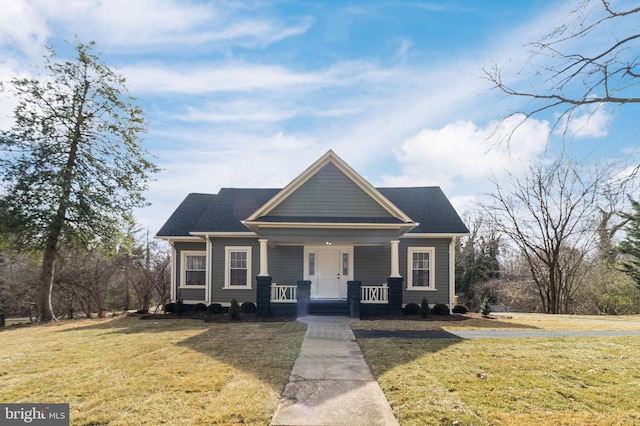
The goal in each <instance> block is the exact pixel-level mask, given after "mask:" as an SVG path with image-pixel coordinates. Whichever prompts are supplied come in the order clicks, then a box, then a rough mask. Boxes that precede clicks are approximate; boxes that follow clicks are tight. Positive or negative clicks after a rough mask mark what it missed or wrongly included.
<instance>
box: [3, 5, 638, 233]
mask: <svg viewBox="0 0 640 426" xmlns="http://www.w3.org/2000/svg"><path fill="white" fill-rule="evenodd" d="M614 3H615V2H614ZM575 5H576V2H575V0H574V1H567V2H564V1H547V0H529V1H512V0H508V1H507V0H505V1H498V0H494V1H490V0H473V1H472V0H466V1H463V0H457V1H456V0H450V1H435V0H434V1H411V0H407V1H366V2H365V1H360V2H347V1H335V2H332V1H326V2H322V1H311V0H308V1H297V0H291V1H257V0H256V1H223V0H219V1H205V0H127V1H123V0H103V1H98V0H0V10H2V13H1V14H0V76H2V78H3V79H6V78H10V77H12V76H29V75H34V73H35V72H36V70H35V66H36V65H38V64H40V63H41V60H42V55H43V53H44V51H43V48H42V46H43V45H44V44H50V45H52V46H54V48H56V50H57V51H58V52H59V54H60V56H63V57H64V56H65V55H68V54H70V53H71V52H70V50H69V48H68V46H67V45H65V43H64V41H65V40H68V41H71V42H73V39H74V36H75V35H77V36H78V37H79V38H80V39H81V40H83V41H89V40H94V41H96V43H97V50H98V51H99V52H101V53H102V58H103V59H104V60H105V61H106V62H107V63H109V64H111V65H113V66H117V67H119V68H120V73H121V74H122V75H124V76H125V77H126V78H127V82H128V83H127V84H128V87H129V88H130V91H131V92H132V94H134V95H135V96H136V97H137V98H138V99H139V104H140V105H141V106H142V107H143V108H144V109H145V111H146V112H147V115H146V117H147V120H148V122H149V132H148V134H146V135H145V140H144V146H145V147H146V148H147V149H148V150H149V151H150V152H151V153H153V154H154V155H155V156H156V157H157V158H156V163H157V164H158V166H160V167H161V168H162V171H161V173H160V174H159V175H158V176H157V177H156V180H155V181H153V182H151V185H150V188H149V191H148V192H147V194H146V195H147V198H148V201H149V202H150V203H151V206H150V207H148V208H145V209H143V210H139V211H137V212H136V216H137V218H138V220H139V221H140V223H141V225H142V226H144V227H148V228H149V230H150V232H152V233H155V232H156V231H157V230H158V229H159V227H160V226H161V225H162V223H163V222H164V221H165V220H166V219H167V217H168V215H169V214H170V213H171V212H172V211H173V209H174V208H175V207H176V206H177V205H178V204H179V203H180V201H181V200H182V199H183V198H184V197H185V196H186V195H187V193H189V192H209V193H215V192H217V191H218V190H219V189H220V188H221V187H282V186H284V185H286V184H287V183H289V182H290V181H291V180H292V179H293V178H295V177H296V176H297V175H298V174H300V173H301V172H302V171H304V169H305V168H306V167H307V166H309V165H310V164H311V163H313V162H314V161H315V160H316V159H317V158H319V157H320V156H321V155H322V154H324V153H325V152H326V151H327V150H329V149H333V150H334V151H335V152H336V153H337V154H338V155H339V156H341V157H342V158H343V159H344V160H345V161H346V162H347V163H349V164H350V165H351V166H352V167H353V168H354V169H355V170H356V171H358V172H359V173H360V174H362V175H363V176H364V177H365V178H366V179H368V180H369V181H370V182H371V183H372V184H373V185H375V186H420V185H438V186H441V187H442V188H443V190H444V191H445V193H446V194H447V195H448V196H449V197H450V198H451V199H452V201H453V203H454V205H455V206H456V207H457V208H458V210H459V212H460V213H463V212H464V211H465V210H466V209H468V208H469V207H470V206H471V205H472V203H473V201H474V200H478V199H481V198H482V195H481V194H482V193H483V192H486V191H488V190H490V186H488V183H487V181H486V177H487V176H488V175H494V176H497V177H498V178H501V177H502V176H506V174H507V173H509V172H511V173H519V172H520V171H522V170H524V167H523V165H526V164H527V163H528V162H530V161H532V159H534V158H536V157H537V156H539V155H541V153H543V152H545V149H546V148H548V145H547V143H548V141H549V135H550V133H551V131H552V130H551V127H552V124H553V122H554V119H555V118H554V116H553V114H551V113H550V114H549V115H548V116H541V117H538V118H537V119H535V120H530V121H528V122H527V123H526V124H524V125H523V126H521V127H520V128H519V129H518V130H517V132H516V133H515V135H514V138H513V140H512V143H511V145H510V146H509V147H508V149H507V147H506V146H505V145H504V144H503V145H496V143H495V142H496V141H495V139H494V138H493V135H494V133H495V129H496V126H498V125H499V124H498V120H499V119H500V118H501V117H503V116H504V115H505V114H507V113H508V112H510V111H513V110H514V109H518V108H519V107H520V106H521V105H522V103H523V100H521V99H505V98H504V96H502V95H501V94H500V93H499V92H497V91H495V90H490V89H491V87H490V85H489V84H488V82H487V81H486V80H485V79H483V71H482V70H483V68H489V67H491V66H492V65H493V64H498V65H499V66H501V67H504V69H505V78H507V79H508V82H509V83H513V84H514V85H523V86H526V85H527V84H529V81H530V80H529V78H531V75H532V74H535V72H536V71H538V70H540V69H542V68H543V67H544V66H545V62H544V60H543V59H541V58H538V59H536V60H534V61H530V60H529V50H530V48H529V47H528V44H529V43H531V42H533V41H535V40H538V39H539V38H540V37H541V36H543V35H545V34H547V33H549V32H550V31H551V30H553V28H555V27H556V26H559V25H562V24H564V23H566V22H568V20H569V18H568V16H570V15H569V11H570V10H571V9H572V7H574V6H575ZM634 25H636V26H637V24H634ZM522 69H525V70H527V72H524V73H518V71H520V70H522ZM12 108H13V103H12V101H11V99H7V98H6V97H2V98H0V128H3V129H5V128H8V127H9V126H10V125H11V120H10V115H11V111H12ZM589 112H590V111H584V114H578V116H577V118H578V119H577V120H576V122H575V124H576V125H577V126H578V127H576V129H577V128H579V129H580V131H579V132H575V134H574V136H575V137H573V138H572V139H573V142H572V146H573V147H574V150H575V154H574V155H577V156H582V157H584V158H592V159H593V158H601V157H612V158H616V157H621V158H622V157H626V158H628V156H629V153H630V152H633V151H634V150H635V148H636V147H637V144H638V139H637V135H638V122H637V119H636V117H635V114H633V111H632V110H629V111H627V110H626V109H619V110H617V111H616V112H615V114H612V112H613V110H611V109H607V108H603V109H601V110H599V111H597V112H596V113H595V114H593V115H589V114H588V113H589ZM588 116H589V117H590V120H588V121H587V120H586V119H585V117H588ZM581 120H582V121H581ZM509 124H510V123H508V122H507V123H505V124H504V125H505V126H506V127H507V128H508V126H509ZM556 139H558V138H557V137H554V136H553V134H551V140H552V143H556V142H553V141H554V140H556ZM550 152H553V149H551V150H550Z"/></svg>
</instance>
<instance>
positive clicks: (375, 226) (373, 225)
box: [246, 222, 416, 229]
mask: <svg viewBox="0 0 640 426" xmlns="http://www.w3.org/2000/svg"><path fill="white" fill-rule="evenodd" d="M246 225H247V226H251V227H253V226H255V227H258V228H296V229H310V228H317V229H335V228H340V229H343V228H350V229H403V228H408V229H412V228H415V226H416V224H415V223H401V224H397V223H393V224H392V223H340V222H339V223H326V222H251V223H247V224H246Z"/></svg>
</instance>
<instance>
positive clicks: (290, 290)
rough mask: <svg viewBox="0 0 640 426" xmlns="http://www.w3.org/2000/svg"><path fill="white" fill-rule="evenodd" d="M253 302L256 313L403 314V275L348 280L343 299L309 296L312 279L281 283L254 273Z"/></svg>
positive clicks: (281, 314) (275, 314)
mask: <svg viewBox="0 0 640 426" xmlns="http://www.w3.org/2000/svg"><path fill="white" fill-rule="evenodd" d="M256 281H257V283H256V284H257V297H256V302H257V303H256V306H257V314H258V315H259V316H296V317H299V316H305V315H307V314H333V315H349V316H351V317H352V318H360V317H367V316H374V315H401V314H402V278H390V279H389V280H388V282H385V283H382V284H380V285H363V284H362V282H361V281H349V282H348V283H347V287H348V291H347V298H346V299H322V298H315V299H314V298H311V282H310V281H307V280H299V281H298V282H297V283H296V284H295V285H280V284H277V283H274V282H272V281H271V277H269V276H263V277H257V279H256Z"/></svg>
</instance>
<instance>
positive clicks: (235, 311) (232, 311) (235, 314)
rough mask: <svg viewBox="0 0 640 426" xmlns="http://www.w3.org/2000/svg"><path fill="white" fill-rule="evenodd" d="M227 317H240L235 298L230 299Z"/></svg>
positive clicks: (238, 306) (235, 318)
mask: <svg viewBox="0 0 640 426" xmlns="http://www.w3.org/2000/svg"><path fill="white" fill-rule="evenodd" d="M229 318H231V319H234V320H237V319H240V305H238V301H237V300H236V299H231V305H230V306H229Z"/></svg>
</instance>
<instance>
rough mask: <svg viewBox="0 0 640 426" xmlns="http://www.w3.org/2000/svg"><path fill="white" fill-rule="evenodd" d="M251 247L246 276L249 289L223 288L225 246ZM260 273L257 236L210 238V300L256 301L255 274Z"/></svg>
mask: <svg viewBox="0 0 640 426" xmlns="http://www.w3.org/2000/svg"><path fill="white" fill-rule="evenodd" d="M229 246H236V247H237V246H242V247H244V246H250V247H251V274H250V275H249V277H248V280H249V282H250V283H251V289H246V290H245V289H226V288H224V269H225V247H229ZM259 273H260V244H259V243H258V239H257V238H212V239H211V293H210V297H211V302H212V303H223V304H228V303H229V302H231V299H236V300H237V301H238V303H240V304H242V303H244V302H254V303H255V301H256V276H257V275H258V274H259Z"/></svg>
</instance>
